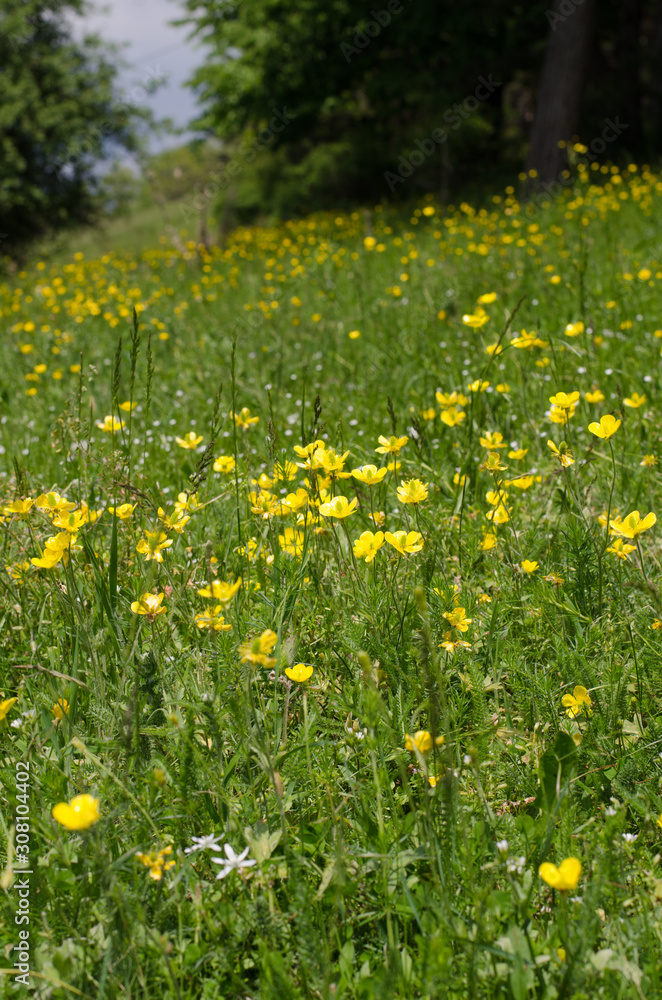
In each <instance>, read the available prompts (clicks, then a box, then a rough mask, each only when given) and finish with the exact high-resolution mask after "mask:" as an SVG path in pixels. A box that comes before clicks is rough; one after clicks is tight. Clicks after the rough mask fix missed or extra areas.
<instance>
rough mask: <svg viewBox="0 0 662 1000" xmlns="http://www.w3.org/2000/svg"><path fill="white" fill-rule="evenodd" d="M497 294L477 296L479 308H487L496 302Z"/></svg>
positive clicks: (487, 293)
mask: <svg viewBox="0 0 662 1000" xmlns="http://www.w3.org/2000/svg"><path fill="white" fill-rule="evenodd" d="M496 300H497V293H496V292H485V294H484V295H481V296H479V298H478V304H479V305H481V306H489V305H491V303H492V302H496Z"/></svg>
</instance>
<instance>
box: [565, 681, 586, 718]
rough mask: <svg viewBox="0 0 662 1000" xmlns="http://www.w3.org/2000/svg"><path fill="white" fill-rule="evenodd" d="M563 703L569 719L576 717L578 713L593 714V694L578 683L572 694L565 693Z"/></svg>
mask: <svg viewBox="0 0 662 1000" xmlns="http://www.w3.org/2000/svg"><path fill="white" fill-rule="evenodd" d="M561 704H562V705H563V707H564V708H565V714H566V715H567V716H568V718H569V719H574V718H575V716H577V715H582V714H583V713H585V714H586V715H593V712H592V711H591V705H592V701H591V696H590V695H589V693H588V691H587V690H586V688H585V687H582V685H581V684H578V685H577V686H576V687H575V689H574V691H573V693H572V694H564V695H563V698H562V699H561Z"/></svg>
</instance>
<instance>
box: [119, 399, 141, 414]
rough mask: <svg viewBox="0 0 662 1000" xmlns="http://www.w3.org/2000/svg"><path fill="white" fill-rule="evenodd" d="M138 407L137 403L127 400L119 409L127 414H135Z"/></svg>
mask: <svg viewBox="0 0 662 1000" xmlns="http://www.w3.org/2000/svg"><path fill="white" fill-rule="evenodd" d="M137 405H138V404H137V403H132V402H131V400H130V399H127V400H126V401H125V402H124V403H120V404H119V408H120V410H124V412H125V413H133V411H134V410H135V408H136V406H137Z"/></svg>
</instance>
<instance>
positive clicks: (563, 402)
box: [549, 390, 579, 410]
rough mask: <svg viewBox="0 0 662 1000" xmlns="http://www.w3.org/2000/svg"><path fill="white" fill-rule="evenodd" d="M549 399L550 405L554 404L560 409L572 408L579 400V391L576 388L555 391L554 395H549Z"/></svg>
mask: <svg viewBox="0 0 662 1000" xmlns="http://www.w3.org/2000/svg"><path fill="white" fill-rule="evenodd" d="M549 401H550V403H551V404H552V406H556V407H558V408H559V409H561V410H574V408H575V406H576V405H577V403H578V402H579V392H578V391H577V390H575V391H574V392H557V393H556V395H555V396H550V397H549Z"/></svg>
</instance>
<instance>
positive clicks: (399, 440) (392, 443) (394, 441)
mask: <svg viewBox="0 0 662 1000" xmlns="http://www.w3.org/2000/svg"><path fill="white" fill-rule="evenodd" d="M408 440H409V438H408V437H407V436H406V435H404V434H403V436H402V437H394V436H392V437H389V438H387V437H384V435H383V434H380V435H379V448H375V451H376V452H378V453H379V454H380V455H397V454H398V452H399V451H400V450H401V448H404V446H405V445H406V444H407V441H408Z"/></svg>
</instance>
